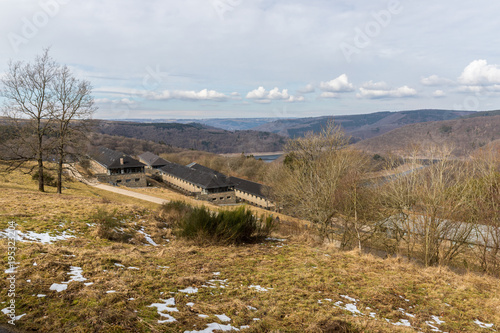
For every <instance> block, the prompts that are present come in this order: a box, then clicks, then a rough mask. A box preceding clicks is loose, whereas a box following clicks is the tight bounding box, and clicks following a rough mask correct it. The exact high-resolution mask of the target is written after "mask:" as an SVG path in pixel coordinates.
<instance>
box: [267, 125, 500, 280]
mask: <svg viewBox="0 0 500 333" xmlns="http://www.w3.org/2000/svg"><path fill="white" fill-rule="evenodd" d="M348 142H349V138H348V137H347V136H346V135H345V134H344V133H343V132H342V131H341V129H340V127H338V126H335V125H334V124H333V123H331V124H329V125H328V126H327V127H326V128H324V129H323V130H322V131H321V132H320V133H318V134H309V135H306V136H305V137H303V138H298V139H295V140H291V141H289V142H288V144H287V145H286V148H285V151H286V158H285V161H284V163H283V164H281V165H274V166H273V169H272V170H271V172H270V173H269V176H268V183H269V184H270V185H271V187H272V189H273V193H272V196H273V199H274V200H275V201H276V205H277V206H278V207H280V209H282V210H283V211H284V212H285V213H288V214H290V215H292V216H296V217H299V218H303V219H305V220H308V221H310V222H312V223H313V225H314V226H316V229H317V231H318V234H319V235H320V237H321V238H322V239H325V240H327V241H331V242H336V243H337V244H338V245H339V246H340V247H341V248H344V249H351V248H353V247H358V248H359V249H362V248H363V247H370V248H379V249H383V250H385V251H386V252H387V253H388V254H389V255H392V254H400V255H404V256H406V257H407V258H409V259H417V260H420V261H421V262H422V263H424V264H425V265H428V266H431V265H440V264H450V263H454V262H455V263H456V262H461V263H464V262H470V263H473V264H474V265H477V266H479V267H481V268H482V269H483V270H484V271H487V272H491V273H494V274H500V258H499V256H500V151H499V150H498V149H490V150H483V151H481V152H479V153H477V154H476V155H474V156H471V157H470V158H468V159H457V158H455V157H454V156H453V155H452V149H447V148H446V147H439V148H428V151H427V152H426V153H427V154H426V155H427V156H429V154H430V155H431V156H434V158H433V159H432V161H433V163H429V164H428V165H421V164H419V160H418V159H417V158H416V157H417V156H419V155H420V154H421V152H418V151H415V152H413V153H411V152H410V153H409V155H408V157H407V158H406V159H405V160H404V163H405V165H404V166H405V167H406V169H404V171H400V172H397V171H395V170H394V166H399V165H400V164H401V160H400V159H398V160H396V161H393V160H390V159H386V161H385V163H386V169H387V172H386V175H385V176H384V177H378V178H373V177H370V175H371V174H372V171H373V166H374V163H373V162H374V158H373V156H369V155H367V154H365V153H363V152H360V151H357V150H354V149H353V148H352V146H349V145H348ZM376 160H377V161H378V162H379V160H380V156H378V158H377V159H376Z"/></svg>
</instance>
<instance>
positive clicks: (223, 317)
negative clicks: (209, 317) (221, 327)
mask: <svg viewBox="0 0 500 333" xmlns="http://www.w3.org/2000/svg"><path fill="white" fill-rule="evenodd" d="M215 316H216V317H217V318H219V320H220V321H231V318H229V317H228V316H226V315H225V314H221V315H215Z"/></svg>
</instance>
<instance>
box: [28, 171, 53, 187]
mask: <svg viewBox="0 0 500 333" xmlns="http://www.w3.org/2000/svg"><path fill="white" fill-rule="evenodd" d="M38 177H40V174H39V173H38V171H35V173H34V174H33V175H32V176H31V179H33V180H34V181H38ZM43 184H44V185H47V186H52V187H55V186H57V183H56V179H55V178H54V176H52V175H51V174H50V173H48V172H47V171H44V173H43Z"/></svg>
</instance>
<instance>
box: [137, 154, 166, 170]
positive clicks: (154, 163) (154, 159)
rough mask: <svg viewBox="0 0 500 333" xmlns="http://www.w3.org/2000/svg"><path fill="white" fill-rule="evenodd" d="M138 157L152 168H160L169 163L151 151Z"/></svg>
mask: <svg viewBox="0 0 500 333" xmlns="http://www.w3.org/2000/svg"><path fill="white" fill-rule="evenodd" d="M138 157H139V158H140V159H141V160H143V161H144V162H145V163H146V164H147V165H149V166H150V167H160V166H164V165H167V164H168V163H169V162H168V161H167V160H164V159H163V158H161V157H160V156H158V155H155V154H153V153H151V152H149V151H148V152H145V153H143V154H141V155H139V156H138Z"/></svg>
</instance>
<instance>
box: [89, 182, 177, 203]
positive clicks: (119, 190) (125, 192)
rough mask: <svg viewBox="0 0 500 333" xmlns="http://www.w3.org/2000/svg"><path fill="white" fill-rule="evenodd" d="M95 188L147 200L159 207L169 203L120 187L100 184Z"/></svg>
mask: <svg viewBox="0 0 500 333" xmlns="http://www.w3.org/2000/svg"><path fill="white" fill-rule="evenodd" d="M93 186H94V187H97V188H100V189H101V190H106V191H110V192H114V193H118V194H122V195H126V196H129V197H132V198H136V199H141V200H145V201H149V202H154V203H157V204H159V205H161V204H164V203H167V202H168V200H166V199H161V198H157V197H153V196H150V195H147V194H142V193H137V192H133V191H129V190H125V189H123V188H120V187H115V186H109V185H104V184H98V185H93Z"/></svg>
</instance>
